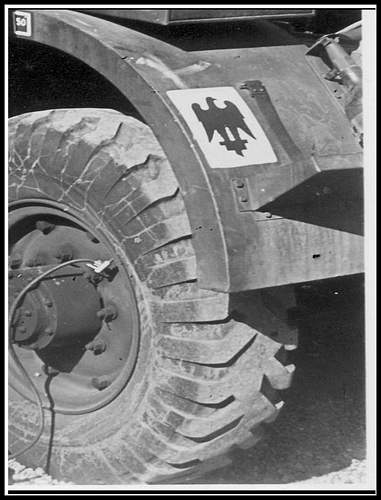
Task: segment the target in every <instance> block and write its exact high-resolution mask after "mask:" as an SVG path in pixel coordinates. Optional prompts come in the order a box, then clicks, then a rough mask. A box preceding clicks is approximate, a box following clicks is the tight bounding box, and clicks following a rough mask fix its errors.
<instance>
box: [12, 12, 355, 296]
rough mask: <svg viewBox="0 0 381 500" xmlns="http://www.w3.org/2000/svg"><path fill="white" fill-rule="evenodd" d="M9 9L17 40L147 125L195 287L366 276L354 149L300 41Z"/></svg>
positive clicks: (257, 285) (224, 288)
mask: <svg viewBox="0 0 381 500" xmlns="http://www.w3.org/2000/svg"><path fill="white" fill-rule="evenodd" d="M17 16H19V19H22V16H26V18H27V20H26V21H25V24H26V29H25V30H24V28H23V27H22V26H17V25H15V30H16V31H15V32H16V34H17V35H18V36H22V37H24V38H27V39H30V40H33V41H35V42H38V43H42V44H46V45H49V46H51V47H54V48H56V49H59V50H61V51H64V52H66V53H68V54H71V55H72V56H75V57H76V58H78V59H80V60H82V61H84V62H86V63H87V64H88V65H89V66H91V67H92V68H93V69H95V70H96V71H98V72H99V73H100V74H102V75H103V76H105V77H106V78H107V79H108V80H109V81H111V82H112V83H113V84H114V85H115V86H116V87H117V88H118V89H119V90H120V91H121V92H122V93H123V94H124V95H125V96H126V98H127V99H128V100H129V101H131V103H132V104H133V105H134V106H135V107H136V109H137V110H138V111H139V113H140V114H141V115H142V116H143V117H144V119H145V120H146V122H147V124H148V125H149V126H150V127H151V128H152V130H153V132H154V134H155V135H156V137H157V138H158V140H159V142H160V143H161V145H162V147H163V149H164V151H165V152H166V154H167V156H168V158H169V161H170V163H171V165H172V168H173V170H174V172H175V175H176V177H177V179H178V182H179V184H180V186H181V190H182V192H183V195H184V199H185V204H186V208H187V212H188V216H189V220H190V223H191V227H192V231H193V235H194V245H195V251H196V256H197V273H198V280H199V284H200V286H201V287H203V288H210V289H214V290H219V291H226V292H227V291H240V290H249V289H255V288H263V287H271V286H277V285H285V284H289V283H296V282H303V281H309V280H314V279H323V278H328V277H332V276H339V275H346V274H354V273H358V272H362V271H363V256H362V253H363V241H362V215H361V214H362V210H361V209H362V205H361V204H362V201H361V200H362V180H361V170H362V154H361V148H360V146H359V145H358V144H357V142H356V140H355V138H354V136H353V134H352V131H351V127H350V124H349V122H348V120H347V118H346V116H345V113H344V111H343V108H342V107H341V106H340V104H339V103H338V102H337V100H336V99H335V98H334V96H333V95H332V94H331V93H330V91H329V90H328V88H327V86H326V84H325V83H324V81H323V79H322V78H321V77H320V74H319V73H320V70H321V68H319V64H320V63H319V61H317V58H314V57H312V56H306V55H305V53H306V47H305V46H304V45H303V44H298V42H297V41H295V40H292V39H291V38H290V37H287V39H285V41H284V43H282V44H281V45H277V46H272V45H271V43H268V44H267V45H266V46H258V45H257V46H256V44H254V43H253V44H251V43H250V40H249V41H248V43H247V44H245V45H244V47H242V46H239V47H238V48H226V47H225V48H223V49H215V50H203V51H196V50H195V51H192V52H187V51H184V50H182V49H180V48H178V47H176V46H174V45H170V44H168V43H165V42H162V41H160V40H158V39H156V38H152V37H149V36H147V35H145V34H142V33H140V32H138V31H135V30H132V29H129V28H126V27H124V26H121V25H118V24H115V23H112V22H109V21H105V20H103V19H99V18H96V17H93V16H90V15H87V14H84V13H82V12H74V11H69V10H26V11H24V10H23V11H22V12H19V13H16V14H15V19H17ZM19 24H20V23H19ZM261 26H262V28H261V27H260V29H267V28H266V26H270V25H263V24H262V25H261ZM268 29H274V30H275V29H276V28H274V27H273V28H268ZM315 59H316V60H315ZM80 77H81V76H80V75H78V78H80ZM221 139H222V140H221Z"/></svg>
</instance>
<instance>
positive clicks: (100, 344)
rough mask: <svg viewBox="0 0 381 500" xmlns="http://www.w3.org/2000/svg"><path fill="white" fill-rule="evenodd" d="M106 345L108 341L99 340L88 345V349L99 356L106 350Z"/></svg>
mask: <svg viewBox="0 0 381 500" xmlns="http://www.w3.org/2000/svg"><path fill="white" fill-rule="evenodd" d="M106 347H107V346H106V343H105V342H104V341H103V340H98V341H97V342H90V344H88V345H87V346H86V349H87V350H88V351H92V352H93V353H94V354H95V356H98V355H99V354H102V353H103V352H105V350H106Z"/></svg>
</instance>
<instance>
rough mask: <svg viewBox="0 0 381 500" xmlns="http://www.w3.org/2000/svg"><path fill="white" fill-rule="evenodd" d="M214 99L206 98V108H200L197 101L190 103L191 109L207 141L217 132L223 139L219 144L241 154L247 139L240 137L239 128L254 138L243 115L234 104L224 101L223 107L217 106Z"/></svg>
mask: <svg viewBox="0 0 381 500" xmlns="http://www.w3.org/2000/svg"><path fill="white" fill-rule="evenodd" d="M214 101H216V99H214V97H207V98H206V104H207V105H208V108H207V109H202V107H201V106H200V105H199V104H198V103H193V104H192V109H193V111H194V113H195V114H196V116H197V118H198V119H199V120H200V122H201V123H202V125H203V127H204V129H205V132H206V135H207V136H208V140H209V142H211V141H212V139H213V136H214V133H215V132H217V133H218V134H220V136H221V137H222V139H223V140H222V141H221V142H219V144H221V146H225V148H226V149H227V150H228V151H235V152H236V153H237V155H240V156H243V153H242V151H243V150H244V149H247V148H246V143H247V140H245V139H242V138H241V137H240V135H239V129H241V130H243V131H244V132H245V133H246V134H247V135H249V136H250V137H252V138H253V139H256V138H255V137H254V135H253V133H252V132H251V130H250V129H249V127H248V126H247V125H246V123H245V119H244V117H243V115H242V114H241V112H240V110H239V109H238V108H237V106H236V105H235V104H233V103H232V102H230V101H224V105H225V107H224V108H218V107H217V106H216V105H215V104H214Z"/></svg>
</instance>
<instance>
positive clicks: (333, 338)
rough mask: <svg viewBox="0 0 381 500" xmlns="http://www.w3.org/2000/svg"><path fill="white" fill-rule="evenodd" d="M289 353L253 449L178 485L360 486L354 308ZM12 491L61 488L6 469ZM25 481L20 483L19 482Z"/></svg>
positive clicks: (40, 476) (359, 327)
mask: <svg viewBox="0 0 381 500" xmlns="http://www.w3.org/2000/svg"><path fill="white" fill-rule="evenodd" d="M300 332H301V339H300V348H299V349H298V350H297V351H293V355H294V358H295V359H293V360H292V362H295V364H296V366H297V371H296V375H295V379H294V384H293V386H292V388H291V389H289V390H288V391H286V393H285V397H284V399H285V401H286V406H285V407H284V410H283V411H282V413H281V415H280V416H279V418H278V420H277V421H276V422H275V424H273V425H271V426H268V427H267V428H266V434H265V439H264V440H263V441H262V442H260V443H259V444H257V446H256V447H255V448H253V449H251V450H250V449H249V450H244V451H242V450H237V451H234V452H233V454H232V455H231V456H232V458H233V463H232V465H230V466H227V467H224V468H223V469H220V470H217V471H214V472H210V473H208V474H205V475H204V476H203V477H201V478H199V479H197V481H196V480H194V479H193V480H183V482H182V484H185V485H187V484H188V485H189V484H216V485H218V484H246V485H261V484H271V485H274V489H276V488H277V486H278V488H282V487H284V486H285V485H287V487H290V486H292V485H297V486H298V487H303V486H304V485H306V487H307V488H308V486H311V485H314V484H316V485H317V486H318V487H319V486H320V487H321V486H322V485H327V486H328V487H329V485H336V486H337V485H340V484H342V485H347V484H365V483H366V482H367V480H368V477H367V461H366V446H365V387H364V385H365V363H364V328H363V308H362V307H361V306H359V304H358V301H357V304H356V303H350V304H349V305H348V304H346V305H344V306H342V307H336V308H335V309H334V310H333V313H332V314H330V315H325V316H318V315H316V316H314V317H312V318H310V319H309V320H308V321H304V322H303V323H302V324H301V328H300ZM10 467H11V470H14V471H15V474H14V475H13V480H12V482H13V481H14V482H15V483H16V484H17V485H18V486H20V487H24V486H27V485H28V484H52V485H57V484H58V485H65V484H68V483H63V482H59V481H56V480H54V479H52V478H50V477H49V476H46V475H44V473H43V471H42V470H41V469H36V470H35V471H32V470H30V469H25V468H24V467H23V466H22V465H20V464H17V462H16V461H11V462H10ZM26 480H27V481H26Z"/></svg>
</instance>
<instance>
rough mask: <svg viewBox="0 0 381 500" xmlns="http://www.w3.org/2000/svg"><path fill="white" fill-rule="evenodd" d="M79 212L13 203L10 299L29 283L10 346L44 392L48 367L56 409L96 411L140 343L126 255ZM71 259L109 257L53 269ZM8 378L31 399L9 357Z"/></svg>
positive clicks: (126, 371)
mask: <svg viewBox="0 0 381 500" xmlns="http://www.w3.org/2000/svg"><path fill="white" fill-rule="evenodd" d="M81 215H82V214H81ZM82 220H83V215H82V216H81V217H80V216H79V214H76V213H75V212H74V211H71V210H68V208H67V207H61V206H59V205H58V204H55V203H49V205H47V203H46V201H41V203H40V204H38V203H36V200H33V202H32V203H31V205H28V206H26V204H25V203H23V205H22V206H20V205H17V204H15V205H14V206H13V207H12V210H11V214H10V222H9V229H10V237H9V243H10V249H9V302H10V306H11V307H12V304H13V301H14V300H15V299H16V298H17V297H18V296H19V294H20V292H21V291H22V290H24V289H25V287H26V286H30V289H29V290H27V291H26V292H25V293H24V294H23V295H22V296H21V299H20V300H19V302H18V303H17V307H16V309H15V313H14V315H13V318H12V324H11V329H12V331H11V334H12V342H13V346H14V350H15V352H16V354H17V356H18V358H19V359H20V361H21V362H22V364H23V365H24V367H25V369H26V370H27V372H28V373H29V375H30V376H31V377H32V378H33V377H35V378H34V383H35V385H36V387H37V388H38V390H39V392H40V394H41V395H42V396H43V395H44V394H45V392H46V383H47V377H48V376H49V373H52V371H54V373H55V376H54V379H52V380H51V381H50V389H49V390H50V393H51V398H52V399H53V400H54V404H55V411H57V412H61V413H85V412H89V411H94V410H96V409H97V408H99V407H102V406H104V405H105V404H107V403H108V402H110V401H111V400H112V399H114V398H115V397H116V396H117V395H118V394H119V392H120V391H121V390H122V389H123V388H124V386H125V385H126V384H127V383H128V382H129V379H130V377H131V374H132V371H133V368H134V366H135V362H136V356H137V351H138V345H139V314H138V310H137V305H136V300H135V295H134V291H133V288H132V285H131V283H130V280H129V273H128V270H127V268H126V265H127V263H126V262H124V261H123V262H122V261H121V260H120V258H119V255H117V254H116V253H115V252H114V249H113V247H112V245H111V244H110V238H109V237H107V236H106V235H105V234H104V233H103V232H101V231H97V232H94V231H93V230H90V228H93V227H95V225H96V221H95V220H94V223H93V224H91V223H89V224H88V225H87V224H84V223H83V222H82ZM72 259H89V260H90V261H101V262H106V263H107V262H112V264H111V265H107V267H106V268H102V266H101V267H100V268H99V269H97V270H94V269H91V267H89V266H87V265H86V264H85V263H80V264H75V265H72V264H69V263H68V265H66V266H65V267H61V268H60V269H54V270H53V268H56V267H57V265H60V264H62V263H64V262H66V261H68V260H72ZM48 270H51V273H50V274H48V275H46V276H45V274H44V273H45V272H46V271H48ZM43 274H44V277H42V275H43ZM31 285H32V286H31ZM47 368H48V369H47ZM10 385H11V386H12V387H13V388H14V389H15V390H16V391H18V392H19V393H20V394H21V395H23V396H24V397H26V398H28V399H31V400H33V396H32V392H31V390H30V387H29V385H28V383H27V382H26V381H25V380H24V379H23V378H22V376H21V375H20V373H19V372H18V370H17V368H16V367H15V366H13V364H12V359H11V360H10ZM43 397H44V396H43ZM48 403H49V402H48V401H46V405H47V406H48Z"/></svg>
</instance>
